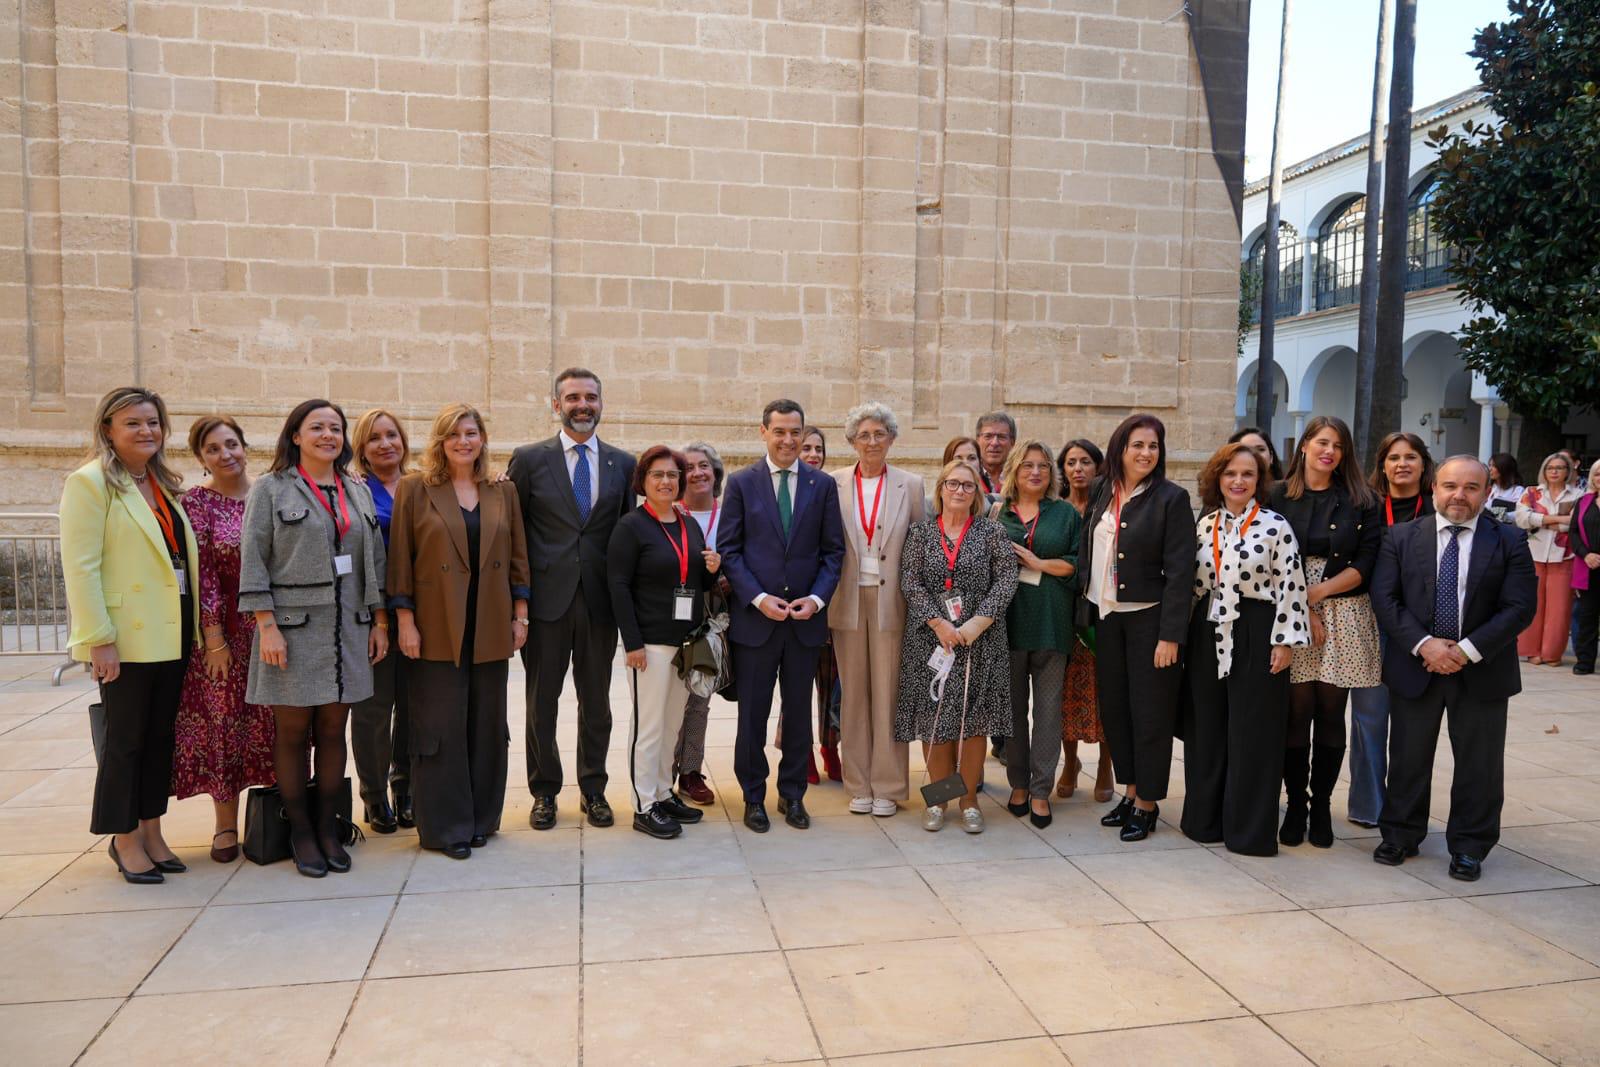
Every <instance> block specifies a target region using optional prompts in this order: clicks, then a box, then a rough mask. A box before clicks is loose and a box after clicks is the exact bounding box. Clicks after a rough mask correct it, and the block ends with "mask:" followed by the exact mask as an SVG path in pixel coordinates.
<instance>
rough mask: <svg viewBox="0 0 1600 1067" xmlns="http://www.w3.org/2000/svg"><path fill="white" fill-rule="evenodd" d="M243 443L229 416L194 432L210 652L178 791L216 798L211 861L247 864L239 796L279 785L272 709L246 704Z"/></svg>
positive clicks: (185, 709) (198, 677)
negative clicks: (201, 472)
mask: <svg viewBox="0 0 1600 1067" xmlns="http://www.w3.org/2000/svg"><path fill="white" fill-rule="evenodd" d="M245 448H246V445H245V440H244V433H243V432H242V431H241V430H240V429H239V424H238V423H237V422H235V421H234V420H233V419H231V418H229V417H228V416H226V415H223V416H204V417H202V418H200V419H197V420H195V424H194V426H192V427H191V428H190V430H189V449H190V451H192V452H193V453H194V454H195V458H196V459H198V460H199V461H200V464H201V466H203V467H204V468H205V469H206V473H207V474H209V475H210V479H209V481H208V482H207V483H205V484H203V485H198V486H196V487H195V488H193V489H191V490H189V491H188V492H187V493H185V494H184V497H183V506H184V510H185V511H187V512H188V515H189V521H190V522H191V523H193V524H194V535H195V542H196V544H197V545H198V547H199V549H200V566H199V576H198V577H199V586H200V590H199V591H200V627H201V631H202V633H203V635H204V638H205V652H204V654H203V655H202V656H197V657H193V658H191V659H190V660H189V669H188V674H187V675H186V676H185V677H184V680H183V697H182V699H181V700H180V702H179V704H178V720H177V726H176V732H177V742H176V745H175V750H174V752H173V760H172V792H173V794H174V795H175V796H177V797H178V798H179V799H180V800H181V799H183V798H184V797H192V796H198V795H199V794H201V793H208V794H210V796H211V802H212V804H213V805H214V806H215V808H216V834H215V836H213V837H212V839H211V858H212V859H213V860H215V861H216V862H218V863H231V862H233V861H234V860H235V859H237V858H238V856H239V794H240V793H241V792H243V791H244V790H245V789H246V788H247V787H249V786H252V785H272V784H273V783H274V781H275V777H274V775H273V770H272V741H273V723H272V709H271V708H268V707H264V706H262V705H259V704H246V703H245V700H244V692H245V682H246V680H247V678H248V676H249V673H250V642H251V639H252V638H253V637H254V635H255V629H256V623H255V617H254V616H252V615H248V614H241V613H240V611H239V529H240V524H241V523H242V521H243V519H244V500H245V496H246V495H247V494H248V493H249V491H250V477H249V475H248V474H247V473H246V472H245Z"/></svg>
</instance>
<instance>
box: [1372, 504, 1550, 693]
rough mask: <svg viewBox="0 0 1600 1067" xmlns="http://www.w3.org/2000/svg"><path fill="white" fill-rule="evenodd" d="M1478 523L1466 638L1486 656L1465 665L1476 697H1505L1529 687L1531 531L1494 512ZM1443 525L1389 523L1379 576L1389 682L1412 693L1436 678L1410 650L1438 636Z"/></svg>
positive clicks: (1534, 593)
mask: <svg viewBox="0 0 1600 1067" xmlns="http://www.w3.org/2000/svg"><path fill="white" fill-rule="evenodd" d="M1474 522H1475V523H1476V525H1474V526H1473V528H1472V558H1471V559H1470V560H1468V561H1467V595H1466V600H1465V603H1464V604H1463V605H1462V610H1461V638H1462V640H1467V641H1471V642H1472V647H1473V648H1475V649H1477V650H1478V654H1479V655H1481V656H1482V657H1483V659H1482V661H1481V662H1478V663H1469V664H1467V665H1466V666H1465V667H1463V668H1461V681H1462V684H1463V685H1464V686H1465V691H1466V692H1468V693H1470V694H1472V696H1473V697H1474V698H1476V699H1482V700H1506V699H1509V698H1511V697H1512V696H1515V695H1516V694H1517V693H1520V692H1522V673H1521V667H1520V666H1519V665H1518V663H1517V635H1518V634H1519V633H1521V632H1522V631H1523V630H1524V629H1526V628H1527V626H1528V624H1529V623H1531V622H1533V615H1534V610H1535V608H1536V607H1537V605H1538V576H1537V575H1536V574H1535V573H1534V569H1533V556H1532V554H1530V553H1529V551H1528V538H1527V535H1526V534H1524V533H1523V532H1522V531H1521V530H1519V529H1517V528H1516V527H1515V526H1511V525H1509V524H1507V523H1503V522H1500V521H1498V520H1497V519H1495V518H1494V517H1493V515H1491V514H1489V513H1488V512H1480V513H1479V515H1478V517H1477V519H1475V520H1474ZM1438 530H1439V526H1438V521H1437V520H1436V519H1435V518H1434V516H1432V515H1426V516H1424V517H1422V518H1420V519H1414V520H1412V521H1411V522H1403V523H1400V524H1399V525H1398V526H1393V527H1390V529H1389V536H1388V537H1386V538H1384V539H1383V545H1382V547H1381V548H1380V550H1379V554H1378V565H1377V567H1376V568H1375V570H1374V573H1373V576H1372V611H1373V614H1375V615H1376V616H1377V617H1378V625H1379V626H1380V627H1382V628H1383V632H1384V633H1385V634H1386V635H1387V636H1388V638H1389V640H1388V642H1387V644H1386V645H1385V647H1384V653H1383V681H1384V684H1385V685H1387V686H1388V687H1389V688H1390V690H1391V691H1393V692H1394V693H1396V694H1398V695H1400V696H1402V697H1406V698H1408V699H1416V698H1417V697H1420V696H1421V695H1422V694H1423V691H1424V690H1426V689H1427V688H1428V684H1429V683H1430V682H1431V681H1432V680H1433V679H1434V677H1435V675H1432V674H1430V673H1428V669H1427V667H1425V666H1424V665H1423V663H1422V658H1421V657H1420V656H1414V655H1412V653H1411V650H1412V649H1413V648H1416V647H1417V644H1418V643H1419V642H1420V641H1422V639H1423V638H1425V637H1429V636H1432V634H1433V623H1434V605H1435V603H1436V594H1437V591H1438V587H1439V536H1438Z"/></svg>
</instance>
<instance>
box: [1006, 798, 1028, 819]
mask: <svg viewBox="0 0 1600 1067" xmlns="http://www.w3.org/2000/svg"><path fill="white" fill-rule="evenodd" d="M1006 810H1007V811H1009V812H1010V813H1011V814H1013V815H1015V816H1016V817H1017V818H1019V819H1020V818H1022V817H1023V816H1024V815H1026V814H1028V798H1027V797H1026V796H1024V797H1023V798H1022V803H1021V804H1013V803H1011V801H1009V800H1008V801H1006Z"/></svg>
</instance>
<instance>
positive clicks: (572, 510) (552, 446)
mask: <svg viewBox="0 0 1600 1067" xmlns="http://www.w3.org/2000/svg"><path fill="white" fill-rule="evenodd" d="M544 455H545V462H546V463H547V464H549V467H550V477H552V478H554V479H555V485H556V489H557V490H558V492H557V493H556V495H557V496H559V497H561V498H562V500H563V501H564V504H563V507H564V508H565V510H566V513H567V518H569V519H571V520H572V525H574V526H576V527H578V528H580V529H581V528H582V527H583V523H582V522H580V521H579V520H578V498H577V497H575V496H573V495H572V477H571V476H570V475H569V474H567V455H566V450H565V449H563V448H562V447H561V438H560V436H556V437H552V438H551V439H550V442H549V444H548V446H547V447H546V448H545V453H544Z"/></svg>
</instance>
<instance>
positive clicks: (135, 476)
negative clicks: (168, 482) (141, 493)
mask: <svg viewBox="0 0 1600 1067" xmlns="http://www.w3.org/2000/svg"><path fill="white" fill-rule="evenodd" d="M128 474H129V476H130V477H132V478H133V480H134V481H136V482H140V483H143V482H145V481H148V480H149V478H150V471H149V470H146V471H145V472H144V473H143V474H134V473H133V472H132V471H129V472H128Z"/></svg>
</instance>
